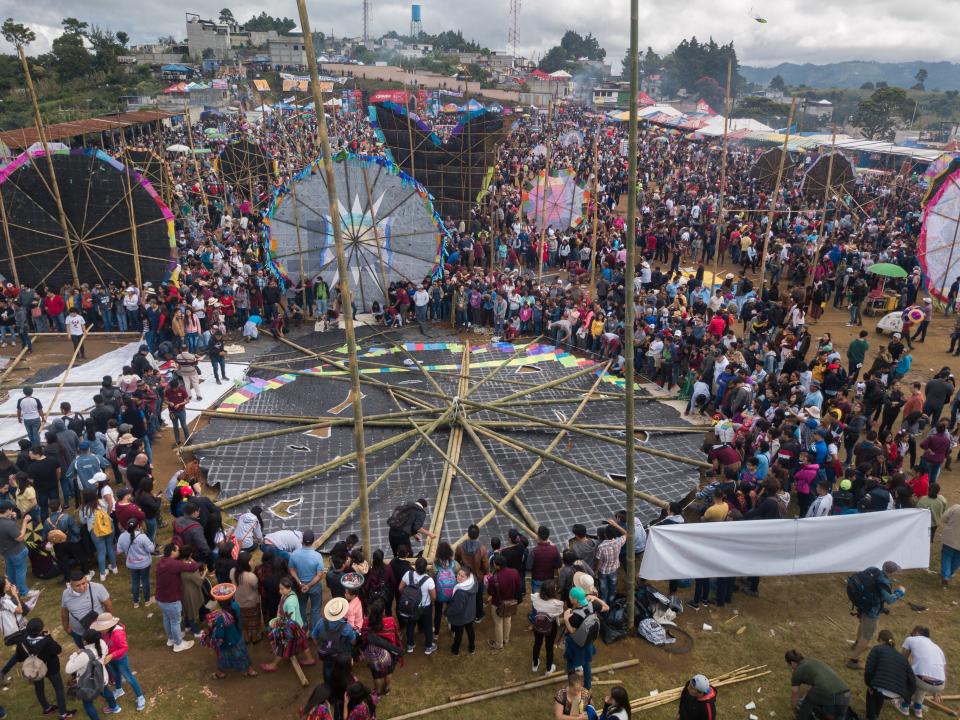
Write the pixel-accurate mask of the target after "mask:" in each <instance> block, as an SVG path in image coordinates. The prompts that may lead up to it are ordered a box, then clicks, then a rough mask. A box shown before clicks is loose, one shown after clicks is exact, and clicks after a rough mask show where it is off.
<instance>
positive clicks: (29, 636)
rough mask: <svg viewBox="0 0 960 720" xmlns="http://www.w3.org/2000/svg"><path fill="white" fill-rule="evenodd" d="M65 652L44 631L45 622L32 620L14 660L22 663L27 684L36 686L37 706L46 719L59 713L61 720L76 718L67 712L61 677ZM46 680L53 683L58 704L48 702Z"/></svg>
mask: <svg viewBox="0 0 960 720" xmlns="http://www.w3.org/2000/svg"><path fill="white" fill-rule="evenodd" d="M61 652H63V648H62V647H60V643H58V642H57V641H56V640H54V639H53V637H51V635H50V633H49V632H47V631H46V630H44V628H43V620H41V619H40V618H30V621H29V622H28V623H27V627H26V630H25V632H24V636H23V639H21V640H20V642H19V643H17V648H16V654H15V655H14V659H15V660H16V661H17V662H19V663H22V667H21V674H22V675H23V678H24V680H26V681H27V682H32V683H33V689H34V692H35V693H36V695H37V702H39V703H40V708H41V709H42V710H43V714H44V715H51V714H53V713H54V712H59V714H60V718H61V720H62V719H63V718H71V717H73V716H74V715H76V711H74V710H69V709H67V696H66V692H65V690H64V687H63V678H62V677H61V676H60V653H61ZM44 679H47V680H49V681H50V684H51V685H52V686H53V691H54V692H55V693H56V696H57V704H56V705H51V704H50V703H49V702H47V695H46V693H45V691H44V682H43V681H44Z"/></svg>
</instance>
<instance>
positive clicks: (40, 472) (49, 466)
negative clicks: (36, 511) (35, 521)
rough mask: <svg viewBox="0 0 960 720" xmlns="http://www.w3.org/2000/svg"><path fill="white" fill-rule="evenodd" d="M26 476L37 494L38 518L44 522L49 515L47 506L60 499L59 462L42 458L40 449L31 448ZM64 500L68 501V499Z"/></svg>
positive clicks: (53, 458) (49, 458)
mask: <svg viewBox="0 0 960 720" xmlns="http://www.w3.org/2000/svg"><path fill="white" fill-rule="evenodd" d="M27 475H29V476H30V479H31V480H33V489H34V490H36V492H37V505H38V506H39V507H40V518H41V519H42V520H46V519H47V515H48V514H49V511H48V509H47V504H48V503H49V502H50V501H51V500H54V499H59V498H60V460H59V459H58V458H56V457H44V455H43V450H42V449H41V448H40V447H37V448H31V450H30V465H29V466H28V467H27ZM66 500H67V501H69V500H70V498H66Z"/></svg>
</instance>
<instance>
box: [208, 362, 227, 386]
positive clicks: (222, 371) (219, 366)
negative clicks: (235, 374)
mask: <svg viewBox="0 0 960 720" xmlns="http://www.w3.org/2000/svg"><path fill="white" fill-rule="evenodd" d="M210 365H212V366H213V379H214V380H216V381H217V382H220V378H223V379H224V380H228V379H229V378H228V377H227V363H226V361H225V360H224V359H223V355H218V356H211V357H210ZM218 370H219V373H218V372H217V371H218Z"/></svg>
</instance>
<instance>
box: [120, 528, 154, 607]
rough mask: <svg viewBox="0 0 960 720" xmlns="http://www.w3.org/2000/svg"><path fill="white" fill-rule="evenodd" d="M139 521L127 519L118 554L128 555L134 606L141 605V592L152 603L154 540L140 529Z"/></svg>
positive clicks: (146, 600)
mask: <svg viewBox="0 0 960 720" xmlns="http://www.w3.org/2000/svg"><path fill="white" fill-rule="evenodd" d="M139 526H140V523H139V521H137V520H136V519H135V518H131V519H130V520H128V521H127V524H126V528H125V530H126V531H125V532H122V533H120V538H119V539H118V540H117V554H118V555H124V554H125V555H126V556H127V569H128V570H129V571H130V586H131V592H132V594H133V607H134V608H139V607H140V592H141V590H142V591H143V602H144V604H145V605H152V604H153V598H151V597H150V566H151V564H152V563H153V551H154V545H153V541H152V540H151V539H150V538H149V537H148V536H147V534H146V533H143V532H141V531H140V530H138V527H139Z"/></svg>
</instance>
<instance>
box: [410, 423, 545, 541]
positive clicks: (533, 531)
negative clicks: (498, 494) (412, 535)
mask: <svg viewBox="0 0 960 720" xmlns="http://www.w3.org/2000/svg"><path fill="white" fill-rule="evenodd" d="M410 424H411V425H413V427H415V428H416V429H417V432H419V433H420V434H421V436H422V438H423V441H424V442H425V443H427V445H429V446H430V447H431V448H432V449H433V451H434V452H436V453H437V455H439V456H440V457H442V458H443V460H444V462H445V463H447V464H448V465H449V466H451V467H452V468H453V470H454V471H455V472H456V473H457V475H459V476H460V477H462V478H463V479H464V480H466V481H467V482H468V483H470V485H472V486H473V489H474V490H476V491H477V492H478V493H479V494H480V496H481V497H482V498H483V499H484V500H486V501H487V502H488V503H490V504H491V505H493V506H494V507H495V508H496V509H497V510H499V511H500V512H502V513H503V514H504V515H505V516H506V517H507V519H508V520H510V522H512V523H514V524H515V525H518V526H520V527H521V528H523V529H524V530H526V531H527V532H528V533H530V534H531V535H536V534H537V530H536V527H537V526H536V524H534V526H533V527H530V525H529V524H528V523H527V522H525V521H524V520H521V519H520V518H518V517H517V516H516V515H514V514H513V513H512V512H510V510H508V509H507V507H506V506H505V505H504V504H503V503H502V502H500V501H499V500H497V499H496V498H495V497H493V495H491V494H490V493H488V492H487V491H486V490H484V489H483V488H482V487H481V486H480V483H478V482H477V481H476V480H474V479H473V478H472V477H471V476H470V475H469V474H468V473H467V471H466V470H464V469H463V468H462V467H461V466H460V464H459V463H458V462H457V460H456V459H455V458H454V457H452V456H451V455H449V454H448V453H445V452H444V451H443V449H442V448H441V447H440V446H439V445H437V444H436V443H435V442H434V441H433V440H432V439H431V438H430V436H429V435H427V434H426V433H424V432H423V430H422V429H421V428H420V426H419V425H418V424H417V422H416V421H415V420H411V421H410ZM438 535H439V533H438Z"/></svg>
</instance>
